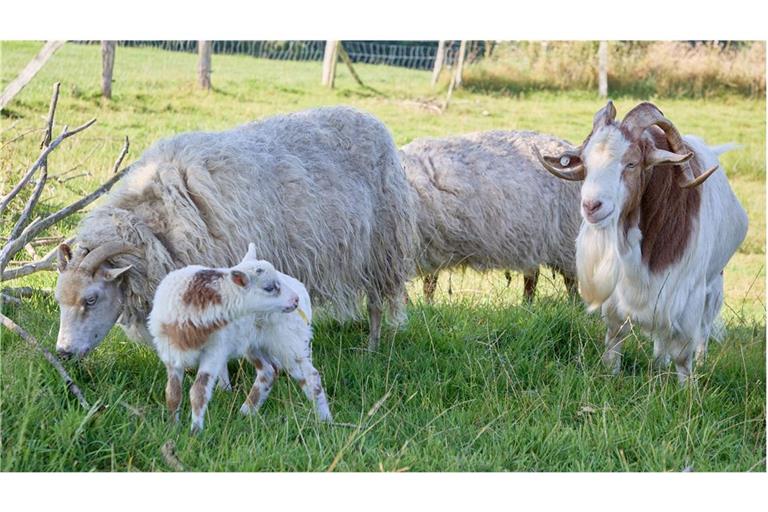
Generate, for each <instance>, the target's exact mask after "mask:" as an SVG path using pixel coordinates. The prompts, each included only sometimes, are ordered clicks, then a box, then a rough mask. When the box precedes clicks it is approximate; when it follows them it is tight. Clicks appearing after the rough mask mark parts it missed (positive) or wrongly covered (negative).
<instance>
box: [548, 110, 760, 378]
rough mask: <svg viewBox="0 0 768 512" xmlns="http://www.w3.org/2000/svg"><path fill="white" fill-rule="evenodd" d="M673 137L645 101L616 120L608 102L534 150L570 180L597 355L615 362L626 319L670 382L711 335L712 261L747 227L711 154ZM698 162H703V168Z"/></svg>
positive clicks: (717, 293)
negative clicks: (577, 198)
mask: <svg viewBox="0 0 768 512" xmlns="http://www.w3.org/2000/svg"><path fill="white" fill-rule="evenodd" d="M724 150H725V148H709V147H707V146H706V145H705V144H704V142H703V141H702V140H701V139H699V138H697V137H692V136H685V137H682V136H681V135H680V133H679V132H678V131H677V128H675V126H674V125H673V124H672V122H671V121H670V120H669V119H667V118H666V117H664V115H663V114H662V113H661V111H660V110H659V109H658V108H657V107H656V106H655V105H652V104H651V103H641V104H639V105H637V106H636V107H635V108H634V109H632V110H631V111H630V112H629V113H627V115H626V116H625V117H624V119H623V120H622V121H621V122H620V123H619V122H618V121H616V109H615V107H614V106H613V103H612V102H608V104H607V105H606V106H605V107H604V108H603V109H601V110H600V111H599V112H598V113H597V114H596V115H595V117H594V120H593V124H592V132H591V133H590V134H589V136H587V138H586V140H585V141H584V143H583V144H582V145H581V146H579V147H578V148H569V149H568V150H567V151H565V152H561V153H554V154H553V153H550V152H545V154H547V155H549V156H546V157H544V156H541V153H539V152H538V151H537V155H539V158H540V160H541V163H542V165H544V166H545V167H546V168H547V169H548V170H549V171H550V172H552V173H553V174H554V175H556V176H558V177H560V178H563V179H566V180H573V181H581V180H583V182H584V183H583V185H582V186H581V215H582V216H583V217H584V223H583V224H582V227H581V230H580V232H579V236H578V238H577V242H576V244H577V246H576V265H577V271H578V276H579V287H580V292H581V295H582V297H583V298H584V300H585V301H586V302H587V305H588V306H589V309H591V310H596V309H601V311H602V315H603V319H604V321H605V323H606V325H607V327H608V329H607V332H606V335H605V353H604V354H603V361H604V363H605V364H606V365H608V367H609V368H610V369H611V370H612V371H613V372H614V373H616V372H618V371H619V369H620V366H621V348H622V344H623V342H624V339H625V338H626V337H627V336H628V332H629V329H630V326H631V325H632V324H634V325H637V326H638V327H640V328H641V329H642V330H644V331H646V332H647V333H649V334H650V336H651V338H652V339H653V353H654V359H655V360H656V363H657V365H666V364H668V363H669V361H670V358H671V359H672V360H673V361H674V363H675V366H676V368H677V375H678V378H679V379H680V382H681V383H685V382H686V381H687V380H688V378H689V377H690V375H691V372H692V370H693V359H694V356H700V355H703V354H704V353H705V352H706V348H707V341H708V339H709V338H710V336H713V335H716V334H717V330H718V329H717V318H718V315H719V312H720V308H721V307H722V304H723V269H724V268H725V265H726V264H727V263H728V260H729V259H730V258H731V256H732V255H733V254H734V253H735V252H736V250H737V249H738V247H739V245H740V244H741V242H742V241H743V240H744V237H745V236H746V233H747V223H748V221H747V214H746V213H745V212H744V209H743V208H742V207H741V205H740V204H739V201H738V199H737V198H736V196H735V195H734V193H733V190H731V187H730V185H729V184H728V179H727V178H726V176H725V173H724V172H715V171H716V170H717V169H718V168H719V167H720V162H719V160H718V154H719V153H721V152H722V151H724ZM705 169H706V170H705Z"/></svg>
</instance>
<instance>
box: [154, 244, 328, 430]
mask: <svg viewBox="0 0 768 512" xmlns="http://www.w3.org/2000/svg"><path fill="white" fill-rule="evenodd" d="M255 253H256V248H255V245H254V244H250V245H249V246H248V253H247V254H246V255H245V257H244V258H243V261H242V262H240V263H239V264H238V265H236V266H234V267H232V268H206V267H202V266H199V265H190V266H188V267H185V268H182V269H179V270H176V271H173V272H171V273H169V274H168V275H167V276H166V277H165V278H164V279H163V280H162V282H161V283H160V286H158V288H157V291H156V293H155V298H154V306H153V308H152V312H151V313H150V316H149V330H150V333H151V334H152V337H153V339H154V344H155V348H156V350H157V354H158V356H159V357H160V359H161V360H162V361H163V362H164V363H165V366H166V369H167V371H168V382H167V385H166V388H165V397H166V404H167V406H168V412H169V413H170V415H171V417H172V418H174V419H175V420H177V421H178V414H179V413H178V411H179V406H180V405H181V393H182V379H183V377H184V370H185V369H187V368H194V367H197V369H198V371H197V377H196V378H195V382H194V384H193V385H192V388H191V389H190V392H189V398H190V402H191V403H192V431H193V432H198V431H200V430H202V428H203V419H204V416H205V410H206V407H207V405H208V401H209V400H210V398H211V393H212V391H213V386H214V384H215V382H216V378H217V376H219V375H226V365H227V362H228V361H229V360H230V359H233V358H239V357H242V356H245V357H246V358H247V359H248V360H249V361H250V362H251V364H253V366H254V367H255V368H256V380H255V382H254V383H253V387H252V388H251V390H250V392H249V393H248V398H247V399H246V401H245V403H244V404H243V406H242V407H241V408H240V412H242V413H243V414H251V413H254V412H256V411H257V410H258V409H259V408H260V407H261V405H262V404H263V403H264V401H265V400H266V399H267V396H268V395H269V392H270V390H271V389H272V384H273V383H274V380H275V377H276V376H277V373H278V371H279V370H280V369H281V368H282V369H285V370H287V371H288V373H289V374H290V375H291V377H293V378H294V379H296V380H297V381H298V383H299V385H300V386H301V389H302V390H303V391H304V393H305V394H306V395H307V397H308V398H309V399H310V400H312V401H313V402H314V404H315V408H316V410H317V413H318V416H319V417H320V419H321V420H323V421H331V412H330V410H329V408H328V401H327V399H326V397H325V392H324V391H323V387H322V384H321V382H320V374H319V373H318V371H317V370H316V369H315V367H314V366H312V349H311V340H312V327H311V322H312V306H311V304H310V300H309V294H308V293H307V290H306V288H305V287H304V285H303V284H302V283H301V282H299V281H298V280H296V279H294V278H293V277H291V276H288V275H286V274H283V273H281V272H278V271H277V270H275V268H274V267H273V266H272V265H271V264H270V263H269V262H266V261H260V260H258V259H257V258H256V254H255Z"/></svg>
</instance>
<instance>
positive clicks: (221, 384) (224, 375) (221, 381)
mask: <svg viewBox="0 0 768 512" xmlns="http://www.w3.org/2000/svg"><path fill="white" fill-rule="evenodd" d="M216 387H218V388H219V389H220V390H222V391H232V383H231V382H230V381H229V368H227V365H224V368H222V369H221V373H220V374H219V378H218V379H217V380H216Z"/></svg>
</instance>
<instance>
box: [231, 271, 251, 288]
mask: <svg viewBox="0 0 768 512" xmlns="http://www.w3.org/2000/svg"><path fill="white" fill-rule="evenodd" d="M229 275H230V278H231V279H232V282H233V283H235V284H236V285H237V286H239V287H241V288H245V287H246V286H248V276H247V275H246V274H245V273H244V272H240V271H239V270H233V271H232V272H231V273H230V274H229Z"/></svg>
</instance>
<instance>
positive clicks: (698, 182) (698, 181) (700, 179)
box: [679, 165, 720, 188]
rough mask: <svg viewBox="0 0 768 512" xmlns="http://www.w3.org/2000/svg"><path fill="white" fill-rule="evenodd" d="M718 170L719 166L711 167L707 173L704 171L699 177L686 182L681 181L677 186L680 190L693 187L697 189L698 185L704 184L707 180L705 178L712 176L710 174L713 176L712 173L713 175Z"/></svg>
mask: <svg viewBox="0 0 768 512" xmlns="http://www.w3.org/2000/svg"><path fill="white" fill-rule="evenodd" d="M719 168H720V165H716V166H714V167H712V168H711V169H708V170H707V171H705V172H703V173H701V174H700V175H699V176H697V177H695V178H693V179H692V180H688V181H681V182H680V183H679V186H680V188H693V187H698V186H699V185H701V184H702V183H704V181H706V179H707V178H709V177H710V176H712V174H713V173H714V172H715V171H716V170H718V169H719Z"/></svg>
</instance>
